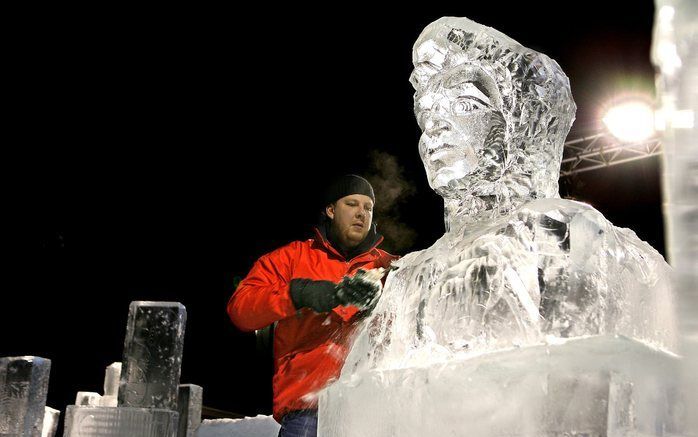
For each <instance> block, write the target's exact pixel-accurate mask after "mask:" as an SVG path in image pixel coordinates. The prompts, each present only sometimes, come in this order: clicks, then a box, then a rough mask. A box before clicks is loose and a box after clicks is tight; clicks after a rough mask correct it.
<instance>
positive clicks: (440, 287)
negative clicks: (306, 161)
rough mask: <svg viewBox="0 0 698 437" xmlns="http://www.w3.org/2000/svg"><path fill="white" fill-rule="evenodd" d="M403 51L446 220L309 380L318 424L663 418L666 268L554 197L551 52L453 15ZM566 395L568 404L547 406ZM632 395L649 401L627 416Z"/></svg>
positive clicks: (648, 427) (670, 331) (327, 427)
mask: <svg viewBox="0 0 698 437" xmlns="http://www.w3.org/2000/svg"><path fill="white" fill-rule="evenodd" d="M413 62H414V71H413V73H412V76H411V78H410V81H411V82H412V84H413V86H414V88H415V95H414V102H415V107H414V110H415V115H416V117H417V122H418V124H419V126H420V128H421V129H422V131H423V134H422V136H421V138H420V141H419V153H420V156H421V158H422V162H423V164H424V167H425V170H426V175H427V179H428V181H429V185H430V186H431V188H432V189H433V190H435V191H436V192H437V193H438V194H439V195H440V196H441V197H443V199H444V215H445V224H446V233H445V234H444V235H443V237H441V238H440V239H439V240H438V241H436V242H435V243H434V244H433V245H432V246H431V247H429V248H428V249H425V250H422V251H419V252H414V253H410V254H408V255H406V256H405V257H403V258H402V259H400V260H399V261H398V262H396V263H394V265H393V267H394V268H395V270H394V271H392V272H391V273H390V274H389V276H388V278H387V281H386V284H385V288H384V290H383V294H382V297H381V299H380V301H379V302H378V305H377V307H376V309H375V311H374V312H373V313H372V316H371V317H369V318H367V320H366V321H365V322H364V324H363V326H362V327H361V329H360V330H359V332H358V336H357V338H356V340H355V343H354V346H353V348H352V351H351V352H350V354H349V357H348V358H347V361H346V363H345V366H344V368H343V370H342V375H341V377H340V380H339V381H338V382H337V383H336V384H334V385H332V386H331V387H330V388H329V389H328V390H326V391H325V392H324V393H322V394H321V400H320V415H319V435H322V436H328V435H332V436H339V437H341V436H358V435H362V432H363V433H365V432H367V431H368V430H372V431H371V432H372V435H376V436H378V435H401V436H419V435H426V434H425V433H428V434H431V435H461V434H463V433H466V432H467V433H471V434H472V435H478V436H479V437H483V436H489V435H493V436H494V435H536V436H538V435H557V434H556V433H572V434H571V435H577V434H575V433H584V432H586V433H588V434H589V435H616V434H614V432H615V431H614V429H618V430H620V431H618V432H628V431H629V430H630V431H637V430H642V432H647V433H648V435H655V434H654V432H655V431H656V429H655V428H656V426H658V425H661V426H663V427H664V428H665V429H669V428H672V427H673V428H676V427H678V426H679V425H678V424H677V420H678V419H676V414H678V413H677V412H676V411H675V409H674V407H673V405H674V395H673V394H672V393H673V392H674V390H675V387H673V386H672V378H671V375H672V374H671V370H672V369H675V367H676V359H675V357H674V356H673V355H672V354H670V353H667V352H661V351H658V350H657V349H656V348H663V349H673V348H674V347H675V332H674V326H673V314H672V296H671V290H670V287H669V280H668V274H669V267H668V265H667V264H666V262H665V261H664V259H663V258H662V256H661V255H660V254H659V253H658V252H657V251H656V250H654V249H653V248H652V247H651V246H650V245H648V244H647V243H645V242H643V241H641V240H640V239H638V238H637V236H636V235H635V233H633V232H632V231H631V230H628V229H620V228H616V227H614V226H613V225H612V224H611V223H610V222H609V221H608V220H606V219H605V218H604V217H603V215H602V214H601V213H599V212H598V211H596V210H595V209H594V208H592V207H591V206H589V205H587V204H584V203H580V202H574V201H569V200H562V199H560V198H559V196H558V185H557V180H558V176H559V170H560V162H561V159H562V149H563V144H564V140H565V137H566V135H567V133H568V132H569V129H570V126H571V124H572V122H573V120H574V112H575V109H576V107H575V104H574V101H573V100H572V95H571V91H570V86H569V81H568V79H567V77H566V76H565V74H564V73H563V72H562V70H561V69H560V67H559V66H558V64H557V63H556V62H555V61H553V60H551V59H550V58H548V57H547V56H545V55H543V54H541V53H537V52H535V51H533V50H530V49H527V48H525V47H523V46H521V45H520V44H519V43H517V42H516V41H514V40H512V39H511V38H509V37H507V36H506V35H504V34H502V33H500V32H498V31H496V30H494V29H491V28H488V27H485V26H482V25H480V24H477V23H475V22H473V21H471V20H468V19H466V18H454V17H444V18H441V19H439V20H437V21H435V22H433V23H431V24H430V25H428V26H427V27H426V28H425V29H424V31H423V32H422V33H421V35H420V36H419V38H418V40H417V41H416V43H415V45H414V49H413ZM587 337H589V338H587ZM638 359H645V360H649V361H651V362H652V365H647V366H644V367H643V366H637V365H634V364H637V362H636V361H633V360H638ZM584 378H586V380H585V379H584ZM653 390H654V391H653ZM655 392H656V393H657V394H656V396H654V395H653V396H654V397H653V396H646V395H647V393H655ZM603 393H606V395H605V398H604V396H602V394H603ZM610 393H615V395H614V396H611V395H610ZM565 396H567V397H568V398H569V396H573V397H574V396H576V398H578V400H577V401H575V402H576V404H575V405H578V406H579V407H580V408H581V411H582V412H581V413H579V415H578V416H574V415H569V414H567V413H565V411H561V410H559V408H563V409H564V407H560V405H565V402H566V401H565ZM609 396H611V397H610V398H609ZM650 398H651V399H650ZM595 405H596V406H597V407H598V408H601V409H602V410H603V411H598V412H596V411H595V409H594V408H596V407H594V406H595ZM599 405H601V406H603V408H602V407H599ZM632 405H635V407H632ZM660 406H661V407H660ZM558 407H559V408H558ZM556 408H558V409H557V410H556ZM633 408H636V410H633ZM637 409H639V410H641V411H642V412H645V411H646V410H648V409H649V411H653V410H654V412H652V413H648V414H645V415H644V416H642V420H639V419H638V420H635V419H633V418H634V417H637V413H638V411H637ZM425 417H429V420H425ZM614 417H615V419H614ZM410 418H414V419H413V420H412V419H410ZM406 423H407V424H408V425H406ZM478 423H479V425H478ZM359 424H360V425H359ZM486 424H489V425H490V426H486ZM614 427H615V428H614ZM673 428H672V429H673ZM363 435H365V434H363Z"/></svg>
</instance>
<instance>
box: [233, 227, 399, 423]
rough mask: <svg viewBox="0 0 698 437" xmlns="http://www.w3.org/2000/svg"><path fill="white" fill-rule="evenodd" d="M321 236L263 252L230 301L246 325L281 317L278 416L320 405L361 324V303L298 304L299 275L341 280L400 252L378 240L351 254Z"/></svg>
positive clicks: (277, 335) (277, 349) (384, 262)
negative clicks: (293, 291) (323, 307)
mask: <svg viewBox="0 0 698 437" xmlns="http://www.w3.org/2000/svg"><path fill="white" fill-rule="evenodd" d="M315 232H316V237H315V238H314V239H309V240H306V241H294V242H292V243H290V244H288V245H286V246H284V247H281V248H279V249H277V250H275V251H273V252H271V253H268V254H266V255H264V256H262V257H261V258H260V259H259V260H257V262H256V263H255V264H254V266H253V267H252V270H251V271H250V273H249V274H248V275H247V277H246V278H245V279H243V280H242V282H240V285H239V286H238V288H237V290H236V291H235V293H233V295H232V296H231V298H230V300H229V301H228V308H227V309H228V315H229V316H230V320H231V321H232V322H233V323H234V324H235V325H236V326H237V327H238V328H239V329H241V330H243V331H254V330H257V329H261V328H263V327H265V326H267V325H270V324H272V323H274V322H276V321H278V322H279V323H278V324H277V326H276V329H275V332H274V378H273V382H272V385H273V389H274V407H273V412H274V418H275V419H276V420H277V421H278V422H281V418H282V417H283V416H284V415H285V414H286V413H288V412H290V411H294V410H300V409H313V408H317V392H318V390H320V389H321V388H323V387H324V386H325V385H326V384H327V383H328V382H330V381H331V380H333V379H334V378H337V377H338V376H339V373H340V370H341V368H342V365H343V364H344V360H345V358H346V356H347V354H348V352H349V347H350V344H349V340H350V336H351V334H352V332H353V331H354V328H355V327H356V325H357V322H358V317H355V316H356V314H357V312H358V308H356V307H354V306H346V307H344V306H338V307H336V308H334V309H333V310H332V311H330V312H329V313H316V312H314V311H313V310H311V309H309V308H302V309H300V310H297V309H296V308H295V307H294V305H293V303H292V301H291V296H290V293H289V284H290V282H291V280H292V279H295V278H307V279H313V280H328V281H333V282H339V281H340V280H341V279H342V277H343V276H344V275H347V274H349V275H352V274H354V273H355V272H356V270H357V269H359V268H361V269H364V270H368V269H372V268H376V267H384V268H387V267H388V266H389V265H390V262H391V261H393V260H395V259H397V258H398V257H396V256H394V255H391V254H389V253H387V252H385V251H383V250H381V249H378V248H377V246H378V245H379V244H380V243H381V241H382V240H383V237H380V236H377V238H376V240H375V243H374V244H373V245H372V246H370V248H369V249H368V250H366V251H365V252H363V253H361V254H359V255H357V256H355V257H354V258H352V259H350V260H348V261H347V260H346V259H345V258H344V257H343V256H342V255H341V254H340V253H339V252H337V251H336V250H335V249H334V248H333V247H332V246H331V245H330V243H329V242H328V241H327V240H326V239H325V237H324V236H323V234H321V233H320V232H319V231H318V230H317V229H316V230H315Z"/></svg>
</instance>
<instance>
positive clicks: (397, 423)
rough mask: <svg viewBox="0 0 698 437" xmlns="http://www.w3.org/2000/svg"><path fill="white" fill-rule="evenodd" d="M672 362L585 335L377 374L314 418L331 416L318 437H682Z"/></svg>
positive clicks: (339, 387) (327, 396)
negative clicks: (546, 343)
mask: <svg viewBox="0 0 698 437" xmlns="http://www.w3.org/2000/svg"><path fill="white" fill-rule="evenodd" d="M590 357H592V358H593V359H590ZM678 364H679V363H678V359H677V358H676V357H675V356H672V355H671V354H667V353H665V352H662V351H658V350H656V349H653V348H651V347H649V346H647V345H646V344H645V343H641V342H638V341H635V340H631V339H628V338H625V337H615V336H593V337H588V338H582V339H570V340H567V341H565V342H563V343H562V344H554V345H538V346H529V347H524V348H520V349H508V350H502V351H498V352H493V353H490V354H484V355H481V356H478V357H471V358H469V359H454V360H450V361H448V362H444V363H439V364H432V365H429V366H421V367H411V368H404V369H390V370H377V371H373V372H368V373H366V374H363V375H362V376H361V377H356V379H355V380H354V381H353V382H352V383H351V384H335V385H333V386H331V387H329V388H328V389H327V392H325V393H323V395H322V396H321V412H322V409H330V410H331V411H338V412H339V414H331V415H327V414H320V423H319V431H320V432H319V433H318V435H319V436H321V437H326V436H332V437H359V436H368V435H370V436H374V437H380V436H432V435H433V436H447V435H454V436H455V435H458V436H460V435H472V436H478V437H480V436H532V437H540V436H546V437H552V436H555V437H562V436H579V437H581V436H585V437H592V436H594V437H596V436H608V437H621V436H654V435H682V434H680V430H681V429H682V420H683V417H682V414H683V412H682V410H681V408H680V404H679V403H678V402H676V400H677V393H678V387H677V385H678V384H677V380H676V378H675V375H676V373H675V372H676V371H677V369H678ZM359 399H360V402H357V400H359Z"/></svg>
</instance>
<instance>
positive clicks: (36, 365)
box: [0, 356, 51, 437]
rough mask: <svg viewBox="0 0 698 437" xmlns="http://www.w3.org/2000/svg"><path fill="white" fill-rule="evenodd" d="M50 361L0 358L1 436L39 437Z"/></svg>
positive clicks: (35, 358) (27, 357) (27, 358)
mask: <svg viewBox="0 0 698 437" xmlns="http://www.w3.org/2000/svg"><path fill="white" fill-rule="evenodd" d="M50 371H51V360H48V359H46V358H40V357H31V356H24V357H4V358H0V435H2V436H8V437H10V436H11V437H14V436H17V437H20V436H21V437H40V436H41V429H42V428H43V423H44V412H45V411H44V410H45V408H46V394H47V392H48V381H49V374H50Z"/></svg>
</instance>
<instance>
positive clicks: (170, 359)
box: [119, 301, 187, 411]
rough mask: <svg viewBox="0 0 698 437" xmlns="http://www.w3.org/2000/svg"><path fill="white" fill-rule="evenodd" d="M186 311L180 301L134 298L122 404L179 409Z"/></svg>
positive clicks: (125, 361)
mask: <svg viewBox="0 0 698 437" xmlns="http://www.w3.org/2000/svg"><path fill="white" fill-rule="evenodd" d="M186 319H187V311H186V309H185V308H184V305H182V304H181V303H178V302H145V301H137V302H132V303H131V306H130V308H129V314H128V324H127V327H126V338H125V340H124V357H123V363H122V367H123V368H122V371H121V382H120V386H119V407H122V406H126V407H144V408H146V407H152V408H166V409H169V410H175V411H176V410H177V390H178V387H179V376H180V371H181V365H182V348H183V345H184V328H185V325H186Z"/></svg>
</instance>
